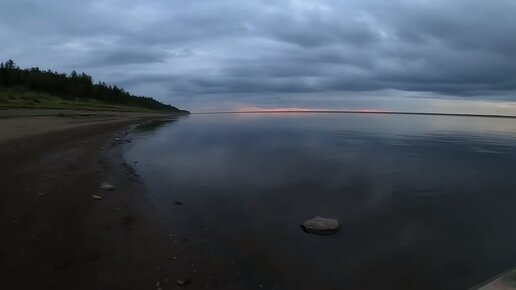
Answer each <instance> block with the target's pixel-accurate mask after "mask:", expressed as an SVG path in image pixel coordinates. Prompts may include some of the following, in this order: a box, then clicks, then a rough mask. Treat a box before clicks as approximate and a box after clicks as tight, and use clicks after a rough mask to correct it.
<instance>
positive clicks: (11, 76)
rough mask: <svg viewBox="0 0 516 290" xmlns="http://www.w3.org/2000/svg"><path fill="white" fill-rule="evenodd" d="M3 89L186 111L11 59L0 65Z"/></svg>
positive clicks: (83, 77) (83, 76)
mask: <svg viewBox="0 0 516 290" xmlns="http://www.w3.org/2000/svg"><path fill="white" fill-rule="evenodd" d="M0 87H4V88H12V87H21V88H24V89H27V90H31V91H36V92H44V93H49V94H53V95H56V96H59V97H61V98H64V99H81V98H84V99H87V98H91V99H95V100H98V101H101V102H105V103H109V104H120V105H124V106H135V107H142V108H146V109H152V110H165V111H178V112H185V111H181V110H179V109H178V108H176V107H174V106H171V105H166V104H163V103H161V102H159V101H156V100H154V99H153V98H150V97H139V96H133V95H131V94H130V93H128V92H126V91H124V89H122V88H119V87H117V86H116V85H115V86H111V85H106V84H105V83H104V82H99V83H93V80H92V77H91V76H89V75H87V74H85V73H80V74H78V73H77V72H75V71H73V72H72V73H71V74H69V75H67V74H64V73H58V72H53V71H51V70H47V71H43V70H40V69H39V68H37V67H33V68H28V69H22V68H20V67H18V66H17V65H16V64H15V62H14V61H12V60H8V61H7V62H5V63H0Z"/></svg>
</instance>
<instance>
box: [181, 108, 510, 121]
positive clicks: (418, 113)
mask: <svg viewBox="0 0 516 290" xmlns="http://www.w3.org/2000/svg"><path fill="white" fill-rule="evenodd" d="M278 113H294V114H303V113H330V114H335V113H342V114H377V115H421V116H451V117H483V118H505V119H516V115H498V114H475V113H439V112H410V111H365V110H303V111H292V110H274V111H268V110H253V111H218V112H192V113H191V114H278Z"/></svg>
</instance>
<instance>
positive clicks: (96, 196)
mask: <svg viewBox="0 0 516 290" xmlns="http://www.w3.org/2000/svg"><path fill="white" fill-rule="evenodd" d="M91 197H93V199H96V200H101V199H102V196H100V195H95V194H93V195H92V196H91Z"/></svg>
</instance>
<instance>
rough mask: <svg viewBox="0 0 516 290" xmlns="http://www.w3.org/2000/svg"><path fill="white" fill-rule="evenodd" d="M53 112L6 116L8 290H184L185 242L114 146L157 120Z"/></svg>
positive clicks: (3, 208)
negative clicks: (181, 257) (179, 284)
mask: <svg viewBox="0 0 516 290" xmlns="http://www.w3.org/2000/svg"><path fill="white" fill-rule="evenodd" d="M33 112H34V111H32V112H31V113H33ZM44 113H45V112H44ZM46 113H47V114H39V115H38V114H36V115H38V116H27V115H24V114H23V113H22V114H20V113H19V112H18V113H12V112H8V111H3V112H2V117H3V118H1V119H0V163H1V164H2V169H1V174H0V184H1V187H2V189H1V194H0V215H1V218H0V229H2V233H1V235H0V273H1V279H0V289H157V288H160V287H161V288H163V289H174V287H176V285H175V284H176V280H178V279H187V277H180V275H181V271H180V269H178V268H179V266H176V265H174V263H173V258H172V257H174V256H177V253H178V252H179V251H180V246H179V245H178V244H177V243H174V242H171V239H170V233H168V232H167V231H166V230H164V227H162V226H161V225H160V223H159V220H158V218H157V217H156V216H155V214H154V210H153V208H152V206H151V204H150V202H149V200H148V197H147V195H146V193H145V186H144V185H143V183H142V182H141V181H140V180H139V179H138V177H137V176H135V174H134V173H133V172H132V170H131V168H130V167H129V166H127V165H126V164H125V163H124V162H123V158H122V152H121V147H120V144H118V143H117V142H114V139H115V138H117V137H119V136H122V137H123V136H124V132H125V131H126V130H128V129H130V127H131V126H133V125H134V124H136V123H138V122H142V120H144V119H145V118H153V117H156V116H148V115H134V114H122V115H117V114H118V113H117V114H115V115H109V114H107V115H106V113H102V114H100V115H97V114H91V112H89V113H88V114H85V115H84V114H83V115H81V114H82V113H77V112H73V114H69V115H68V116H66V115H65V116H59V117H57V116H52V115H51V114H50V116H49V114H48V112H46ZM68 113H70V112H68ZM102 182H109V183H111V184H113V185H114V186H115V189H114V190H112V191H103V190H102V189H100V188H99V185H100V184H101V183H102ZM92 195H98V196H101V197H102V199H101V200H97V199H94V198H93V197H92ZM167 284H173V285H170V286H168V287H167V286H166V285H167Z"/></svg>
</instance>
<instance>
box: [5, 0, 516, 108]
mask: <svg viewBox="0 0 516 290" xmlns="http://www.w3.org/2000/svg"><path fill="white" fill-rule="evenodd" d="M515 15H516V1H513V0H489V1H487V0H411V1H409V0H404V1H401V0H389V1H386V0H314V1H308V0H271V1H264V0H245V1H244V0H219V1H217V0H88V1H84V0H81V1H76V0H0V39H1V42H0V43H1V46H0V56H1V57H2V58H3V59H4V60H5V59H8V58H13V59H14V60H15V61H16V62H17V63H18V64H19V65H20V66H22V67H30V66H39V67H41V68H45V69H47V68H49V69H53V70H58V71H64V72H70V71H71V70H73V69H75V70H77V71H81V72H82V71H84V72H86V73H89V74H91V75H93V77H94V79H95V80H97V81H101V80H102V81H105V82H107V83H112V84H117V85H121V86H123V87H124V88H126V89H127V90H129V91H130V92H132V93H135V94H140V95H148V96H153V97H155V98H157V99H159V100H161V101H165V102H168V103H172V104H174V105H178V106H182V107H186V108H187V109H191V110H194V111H210V110H233V109H239V108H255V107H258V108H264V107H266V108H270V107H299V108H335V109H346V108H362V109H367V108H372V109H396V110H419V111H429V110H436V109H437V107H435V106H436V104H437V106H439V104H441V105H442V104H443V103H446V104H451V106H452V107H453V106H455V107H454V108H455V109H454V110H460V109H461V108H462V109H463V110H464V108H467V109H466V110H470V111H471V110H473V111H474V108H478V107H480V108H481V109H484V108H487V107H489V106H491V107H489V108H490V110H491V109H492V108H493V106H492V104H495V105H494V108H495V109H496V108H499V107H500V106H501V107H504V108H507V107H511V108H512V103H510V102H507V101H512V100H515V101H516V94H515V91H516V37H515V35H516V16H515ZM461 100H465V101H461ZM486 101H488V102H486ZM461 104H463V105H461ZM489 104H491V105H489ZM463 106H464V107H463ZM497 112H498V111H497Z"/></svg>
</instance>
